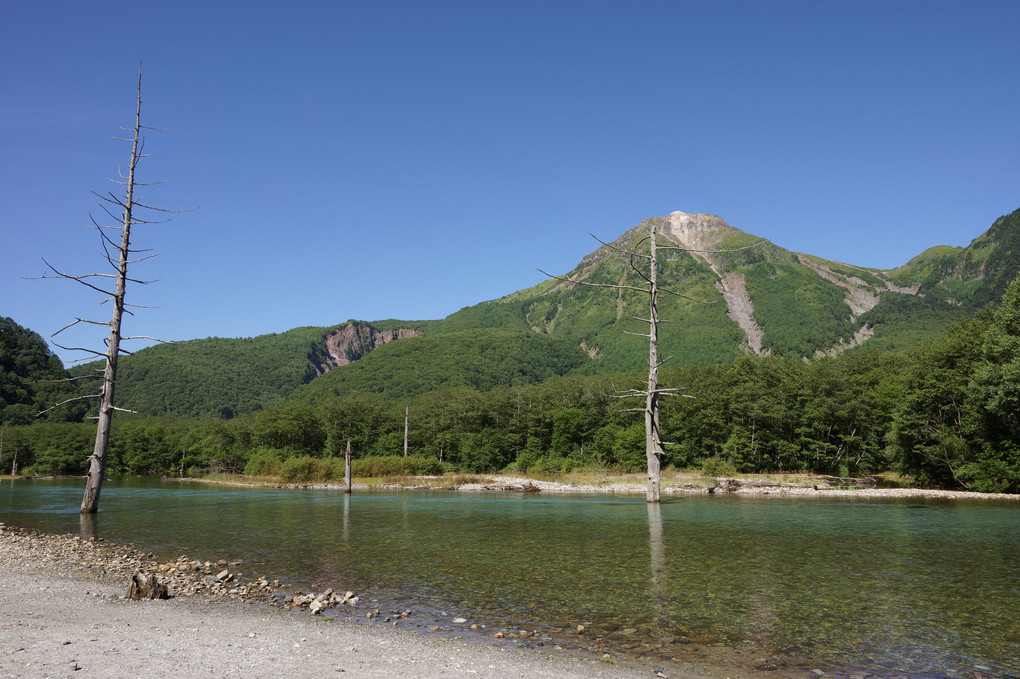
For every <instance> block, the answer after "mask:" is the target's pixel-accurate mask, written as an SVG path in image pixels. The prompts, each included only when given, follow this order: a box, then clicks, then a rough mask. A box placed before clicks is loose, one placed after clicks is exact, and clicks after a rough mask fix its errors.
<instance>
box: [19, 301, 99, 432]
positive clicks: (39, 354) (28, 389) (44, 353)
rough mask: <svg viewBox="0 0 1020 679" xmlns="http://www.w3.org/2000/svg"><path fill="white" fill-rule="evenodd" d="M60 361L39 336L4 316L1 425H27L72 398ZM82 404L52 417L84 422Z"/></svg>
mask: <svg viewBox="0 0 1020 679" xmlns="http://www.w3.org/2000/svg"><path fill="white" fill-rule="evenodd" d="M67 378H68V374H67V371H66V370H64V366H63V365H62V364H61V363H60V359H59V358H57V357H56V356H54V355H53V353H52V352H51V351H50V348H49V347H48V346H47V345H46V341H45V340H43V338H42V337H40V336H39V334H38V333H36V332H34V331H32V330H29V329H28V328H23V327H21V326H20V325H18V324H17V323H15V322H14V320H13V319H10V318H7V317H6V316H0V422H7V423H10V424H27V423H29V422H31V421H33V420H34V419H35V417H36V415H37V414H38V413H39V412H41V411H43V410H46V409H47V408H49V407H50V406H52V405H55V404H57V403H60V402H61V401H64V400H65V399H67V398H70V397H71V396H73V395H74V394H75V393H76V390H75V388H74V387H72V386H71V385H70V384H68V383H66V382H62V380H66V379H67ZM84 412H85V407H84V405H82V404H71V405H67V406H63V407H62V408H61V409H59V410H56V411H54V412H53V413H52V415H49V417H51V418H53V419H55V420H59V421H75V420H80V419H81V418H82V416H83V415H84Z"/></svg>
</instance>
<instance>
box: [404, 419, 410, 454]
mask: <svg viewBox="0 0 1020 679" xmlns="http://www.w3.org/2000/svg"><path fill="white" fill-rule="evenodd" d="M409 412H410V408H409V407H408V406H404V457H407V415H408V413H409Z"/></svg>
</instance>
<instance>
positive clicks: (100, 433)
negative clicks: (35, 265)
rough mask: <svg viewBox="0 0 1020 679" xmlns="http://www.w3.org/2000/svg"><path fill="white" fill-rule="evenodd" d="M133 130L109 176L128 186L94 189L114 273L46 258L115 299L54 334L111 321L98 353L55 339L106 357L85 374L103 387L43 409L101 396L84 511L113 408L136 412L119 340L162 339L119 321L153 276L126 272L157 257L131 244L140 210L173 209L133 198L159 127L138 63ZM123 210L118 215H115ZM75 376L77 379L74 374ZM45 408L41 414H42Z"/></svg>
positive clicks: (94, 506)
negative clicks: (129, 331) (131, 287)
mask: <svg viewBox="0 0 1020 679" xmlns="http://www.w3.org/2000/svg"><path fill="white" fill-rule="evenodd" d="M125 129H126V131H129V132H131V133H132V135H131V137H129V138H122V137H114V139H117V140H118V141H127V142H130V143H131V159H130V162H129V163H128V166H127V170H126V172H125V171H123V170H122V171H121V173H120V178H119V179H111V180H110V181H112V182H114V183H115V184H120V185H122V186H123V187H124V194H123V196H122V197H121V196H117V195H115V194H114V193H112V192H109V193H106V194H99V193H96V194H95V195H96V196H97V197H99V198H100V199H101V200H102V201H103V202H102V203H100V207H102V208H103V211H104V212H106V214H107V215H108V216H109V217H111V218H112V219H114V220H115V221H116V222H119V223H117V224H116V225H112V226H111V225H101V224H100V223H99V222H97V221H96V220H95V218H92V224H93V228H95V229H96V230H97V231H98V233H99V236H100V242H101V243H102V246H103V252H104V256H105V259H106V261H107V262H108V263H109V264H110V266H111V267H112V269H113V273H109V272H107V273H89V274H80V275H71V274H66V273H63V272H62V271H60V270H58V269H56V268H55V267H54V266H52V265H51V264H50V263H49V262H47V261H46V260H45V259H43V262H44V263H45V264H46V266H47V267H49V269H50V271H51V272H52V273H51V274H45V275H43V276H42V278H62V279H67V280H72V281H75V282H77V283H80V284H82V285H84V286H85V287H87V288H90V289H92V290H94V291H96V292H99V293H100V294H102V295H104V296H105V299H104V300H103V303H104V304H105V303H106V302H113V312H112V315H111V318H110V320H109V321H95V320H89V319H85V318H78V319H75V320H74V321H73V322H71V323H69V324H68V325H66V326H64V327H63V328H61V329H60V330H58V331H57V332H55V333H53V336H54V337H55V336H57V335H59V334H60V333H62V332H63V331H65V330H67V329H68V328H70V327H72V326H75V325H78V324H79V323H84V324H91V325H99V326H107V327H108V328H109V336H108V337H107V339H106V351H105V352H98V351H94V350H92V349H86V348H83V347H65V346H61V345H59V344H57V346H58V347H60V348H61V349H64V350H66V351H84V352H86V353H88V354H91V355H93V356H96V357H98V358H101V359H103V360H104V367H103V369H102V371H101V374H98V375H89V376H86V377H91V378H99V379H101V380H102V387H101V388H100V390H99V393H97V394H89V395H86V396H78V397H75V398H72V399H68V400H66V401H63V402H61V403H58V404H57V405H56V406H53V407H52V408H48V409H47V410H45V411H43V413H45V412H48V411H49V410H52V409H53V408H56V407H58V406H61V405H64V404H65V403H69V402H71V401H78V400H83V399H97V400H99V414H98V417H97V418H96V419H97V427H96V442H95V447H94V448H93V452H92V455H91V456H90V457H89V471H88V477H87V481H86V485H85V495H84V497H83V498H82V502H81V512H82V513H95V512H96V511H98V509H99V495H100V492H101V491H102V487H103V479H104V477H105V475H106V451H107V448H108V446H109V441H110V425H111V421H112V418H113V413H114V412H115V411H118V410H120V411H123V412H133V411H127V410H124V409H123V408H118V407H116V406H115V405H114V387H115V386H116V383H117V359H118V358H119V357H120V355H121V353H125V354H130V353H131V352H129V351H126V350H124V349H122V348H121V342H122V341H124V340H132V339H147V340H152V341H156V342H162V340H158V339H156V338H153V337H144V336H134V337H126V336H123V335H122V334H121V325H122V321H123V317H124V314H132V313H133V312H132V311H131V310H130V308H129V307H137V305H129V304H127V303H126V302H125V301H124V299H125V293H126V290H127V285H128V283H132V284H139V285H147V284H148V283H150V282H151V281H144V280H139V279H135V278H130V277H129V276H128V267H129V266H131V265H134V264H137V263H138V262H141V261H144V260H146V259H151V258H152V257H155V256H156V255H155V254H142V255H141V256H139V254H140V253H146V252H149V251H148V250H138V249H132V247H131V229H132V227H134V226H137V225H139V224H152V223H154V222H152V221H147V220H144V219H141V218H139V211H140V210H143V209H144V210H156V211H159V212H169V210H162V209H160V208H154V207H152V206H150V205H145V204H142V203H139V202H138V201H137V200H136V198H135V189H136V187H138V186H145V185H147V184H141V183H140V182H138V181H137V180H136V177H135V171H136V169H137V167H138V163H139V161H140V160H141V159H142V158H146V157H148V156H149V155H151V154H146V153H143V149H144V146H145V140H144V138H143V137H142V130H156V129H158V128H154V127H148V126H146V125H142V69H141V65H139V69H138V87H137V97H136V104H135V124H134V127H133V128H130V129H127V128H125ZM118 212H119V214H117V213H118ZM117 232H119V238H117V235H116V234H117ZM111 283H112V284H113V285H112V287H113V289H112V290H111V289H110V287H111V286H110V284H111ZM72 379H76V378H72ZM43 413H40V415H41V414H43Z"/></svg>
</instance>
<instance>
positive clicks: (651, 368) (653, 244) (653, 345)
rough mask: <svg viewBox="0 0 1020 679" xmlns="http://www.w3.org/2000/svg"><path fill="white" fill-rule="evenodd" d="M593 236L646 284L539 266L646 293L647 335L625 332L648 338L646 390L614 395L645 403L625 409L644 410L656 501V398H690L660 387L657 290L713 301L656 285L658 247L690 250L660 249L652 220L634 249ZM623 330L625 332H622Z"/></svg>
mask: <svg viewBox="0 0 1020 679" xmlns="http://www.w3.org/2000/svg"><path fill="white" fill-rule="evenodd" d="M590 235H591V237H592V238H594V239H595V240H597V241H598V242H599V243H602V245H604V246H605V247H607V248H609V249H611V250H615V251H616V252H620V253H622V254H624V255H627V256H628V257H629V259H630V267H631V269H632V270H633V271H634V273H635V274H637V276H638V277H639V278H641V279H642V280H643V281H644V282H645V284H644V285H643V286H635V285H623V284H609V283H589V282H588V281H583V280H575V279H571V278H567V277H565V276H554V275H552V274H550V273H548V272H546V271H543V270H542V269H539V271H541V272H542V273H543V274H545V275H546V276H549V277H550V278H556V279H558V280H562V281H567V282H569V283H575V284H577V285H586V286H588V287H593V288H610V289H613V290H618V291H623V290H631V291H636V292H640V293H643V294H646V295H648V318H639V317H637V316H635V317H633V318H634V319H635V320H638V321H642V322H644V323H647V324H648V334H647V335H645V334H638V333H632V332H628V333H627V334H628V335H638V336H639V337H647V338H648V382H647V386H646V388H645V389H643V390H642V389H628V390H626V391H624V392H623V393H620V394H617V395H616V397H617V398H643V399H644V400H645V404H644V406H642V407H640V408H627V409H625V410H627V411H631V412H641V413H644V417H645V458H646V461H647V465H648V489H647V492H646V494H645V499H646V500H647V501H648V502H659V497H660V486H661V479H662V455H663V453H664V452H665V450H664V447H663V445H664V444H663V441H662V432H661V430H660V428H659V399H660V398H661V397H662V396H683V397H685V398H693V396H689V395H687V394H681V393H680V390H679V389H675V388H663V387H660V386H659V368H660V367H661V366H662V364H663V363H665V362H666V361H667V360H669V358H668V357H667V358H666V359H663V360H660V359H659V323H660V322H662V321H660V320H659V293H660V292H661V293H666V294H670V295H674V296H676V297H681V298H683V299H686V300H689V301H692V302H696V303H701V304H712V302H704V301H702V300H697V299H694V298H693V297H690V296H688V295H684V294H682V293H679V292H676V291H673V290H669V289H667V288H661V287H659V273H658V270H659V260H658V250H660V249H662V250H680V251H683V252H691V251H692V250H691V249H690V248H682V247H672V246H670V247H663V248H660V247H659V246H658V243H657V241H656V237H655V222H652V223H651V227H650V229H649V234H648V236H646V237H645V238H642V239H641V240H639V241H638V242H637V244H636V245H635V246H634V248H633V249H627V248H620V247H617V246H615V245H613V244H611V243H606V242H604V241H602V240H599V238H598V237H596V236H595V234H590ZM645 241H647V242H648V252H647V253H646V252H642V251H641V248H642V246H643V245H644V243H645ZM759 244H760V241H759V243H755V244H754V245H750V246H747V247H744V248H736V249H735V250H711V251H700V250H699V252H713V253H723V252H735V251H736V250H746V249H748V248H751V247H757V245H759ZM638 260H645V261H647V266H648V271H647V273H646V272H645V271H644V269H643V267H640V266H638V265H637V262H638ZM625 332H626V331H625Z"/></svg>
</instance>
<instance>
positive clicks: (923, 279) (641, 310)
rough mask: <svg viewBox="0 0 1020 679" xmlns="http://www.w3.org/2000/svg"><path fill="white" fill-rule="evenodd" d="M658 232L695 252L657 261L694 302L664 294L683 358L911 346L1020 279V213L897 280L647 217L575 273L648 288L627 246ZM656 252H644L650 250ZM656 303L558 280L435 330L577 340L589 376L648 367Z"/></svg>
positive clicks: (723, 226) (676, 220)
mask: <svg viewBox="0 0 1020 679" xmlns="http://www.w3.org/2000/svg"><path fill="white" fill-rule="evenodd" d="M652 228H654V229H655V231H656V233H657V234H658V236H659V243H660V244H662V245H667V246H669V245H671V246H674V247H678V248H684V249H686V251H666V252H665V253H664V256H663V257H660V262H661V267H660V271H659V277H658V280H659V284H660V286H661V287H663V288H666V289H671V290H673V291H674V292H679V293H683V294H684V295H685V296H686V297H687V298H690V299H687V298H680V297H675V296H670V295H662V296H660V308H659V315H660V318H662V319H664V320H665V321H666V322H667V325H663V326H662V328H661V329H660V354H662V355H664V356H672V357H673V360H675V361H679V362H682V363H691V362H723V361H729V360H731V359H733V358H734V357H736V356H738V355H740V354H742V353H748V354H756V355H777V356H784V357H789V358H811V357H814V356H819V355H825V354H830V355H831V354H838V353H841V352H843V351H846V350H849V349H852V348H854V347H856V346H860V345H864V344H866V345H867V346H872V347H875V348H880V349H885V350H899V349H905V348H909V347H910V346H913V345H915V344H917V343H918V342H920V341H922V340H923V339H925V338H926V337H931V336H933V335H935V334H937V333H938V332H940V331H941V330H942V329H944V328H945V327H946V326H947V325H948V324H949V323H951V322H952V321H954V320H957V319H959V318H962V317H963V316H965V315H966V314H968V313H973V312H974V311H976V310H977V309H978V308H980V307H981V306H982V305H984V304H986V303H988V302H990V301H991V300H993V299H996V298H997V297H999V296H1001V294H1002V293H1003V292H1004V291H1005V288H1006V285H1007V284H1008V283H1009V281H1010V280H1012V278H1013V277H1015V276H1016V273H1017V270H1018V268H1020V267H1018V262H1020V250H1018V248H1017V245H1018V241H1020V210H1018V211H1016V212H1013V213H1012V214H1010V215H1007V216H1005V217H1002V218H1000V219H999V220H997V221H996V222H995V224H994V225H993V226H992V227H991V228H990V229H989V230H988V231H987V232H985V233H984V234H982V235H981V236H979V237H978V238H976V239H975V240H974V241H973V242H972V243H971V244H970V245H969V246H968V247H966V248H952V247H938V248H932V249H930V250H928V251H926V252H924V253H922V254H921V255H918V256H917V257H915V258H914V259H912V260H910V261H909V262H908V263H907V264H905V265H903V266H902V267H898V268H897V269H893V270H890V271H882V270H878V269H869V268H865V267H859V266H853V265H849V264H844V263H841V262H835V261H829V260H825V259H822V258H819V257H814V256H812V255H807V254H803V253H796V252H791V251H789V250H785V249H783V248H780V247H778V246H776V245H774V244H772V243H770V242H768V241H766V240H763V239H759V238H757V237H755V236H753V235H751V234H748V233H745V232H743V231H740V230H739V229H736V228H734V227H732V226H730V225H729V224H727V223H726V222H725V221H723V220H722V219H721V218H719V217H717V216H715V215H690V214H686V213H683V212H674V213H672V214H670V215H667V216H665V217H653V218H651V219H648V220H645V221H644V222H642V223H641V224H639V225H637V226H636V227H634V228H633V229H631V230H629V231H627V232H626V233H624V234H623V235H622V236H621V237H620V238H618V239H617V240H616V241H614V242H612V243H610V244H608V245H606V246H603V247H601V248H599V249H598V250H596V251H595V252H593V253H591V254H589V255H587V256H586V257H584V258H583V259H582V260H581V262H580V263H579V264H578V265H577V266H576V267H575V268H574V269H573V270H571V271H570V272H568V273H567V274H565V275H564V278H566V279H569V280H570V281H576V282H586V283H594V284H624V285H634V286H640V285H641V284H642V281H641V279H640V278H639V276H638V275H637V274H636V273H634V272H633V271H631V270H630V267H629V260H628V258H627V257H625V256H624V255H622V254H621V252H620V250H623V249H633V248H635V247H637V244H638V243H639V241H640V240H641V239H642V238H644V237H646V236H647V234H648V233H649V232H650V230H651V229H652ZM645 250H647V247H645ZM646 309H647V299H646V298H645V296H644V295H642V294H640V293H636V292H622V293H618V292H616V291H613V290H606V289H598V288H593V287H589V286H585V285H579V284H577V283H571V282H565V281H562V280H550V281H547V282H545V283H542V284H540V285H537V286H535V287H533V288H529V289H527V290H522V291H519V292H516V293H514V294H512V295H509V296H507V297H504V298H502V299H499V300H494V301H490V302H483V303H481V304H478V305H475V306H473V307H469V308H467V309H462V310H461V311H459V312H457V313H456V314H453V315H452V316H450V317H448V318H446V319H444V320H442V321H440V322H438V323H437V324H436V326H435V328H434V329H433V330H432V331H431V332H442V331H443V330H444V329H446V328H463V327H500V326H502V327H528V328H530V329H531V330H532V331H533V332H535V333H538V334H548V335H551V336H557V337H563V338H566V339H570V340H571V341H574V342H576V343H577V344H578V345H579V346H581V347H582V348H584V349H585V351H587V352H588V354H589V356H590V357H591V359H592V360H591V362H590V363H589V364H588V366H587V367H586V370H587V371H589V372H600V371H603V370H606V369H633V368H637V367H639V366H640V365H642V364H643V363H644V362H645V361H647V343H646V341H645V340H643V339H642V338H640V337H635V336H634V335H628V334H626V333H628V332H637V333H640V332H647V330H646V328H647V326H646V325H645V324H644V323H642V322H640V321H637V320H634V317H635V316H637V317H642V316H644V315H646V314H647V311H646Z"/></svg>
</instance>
